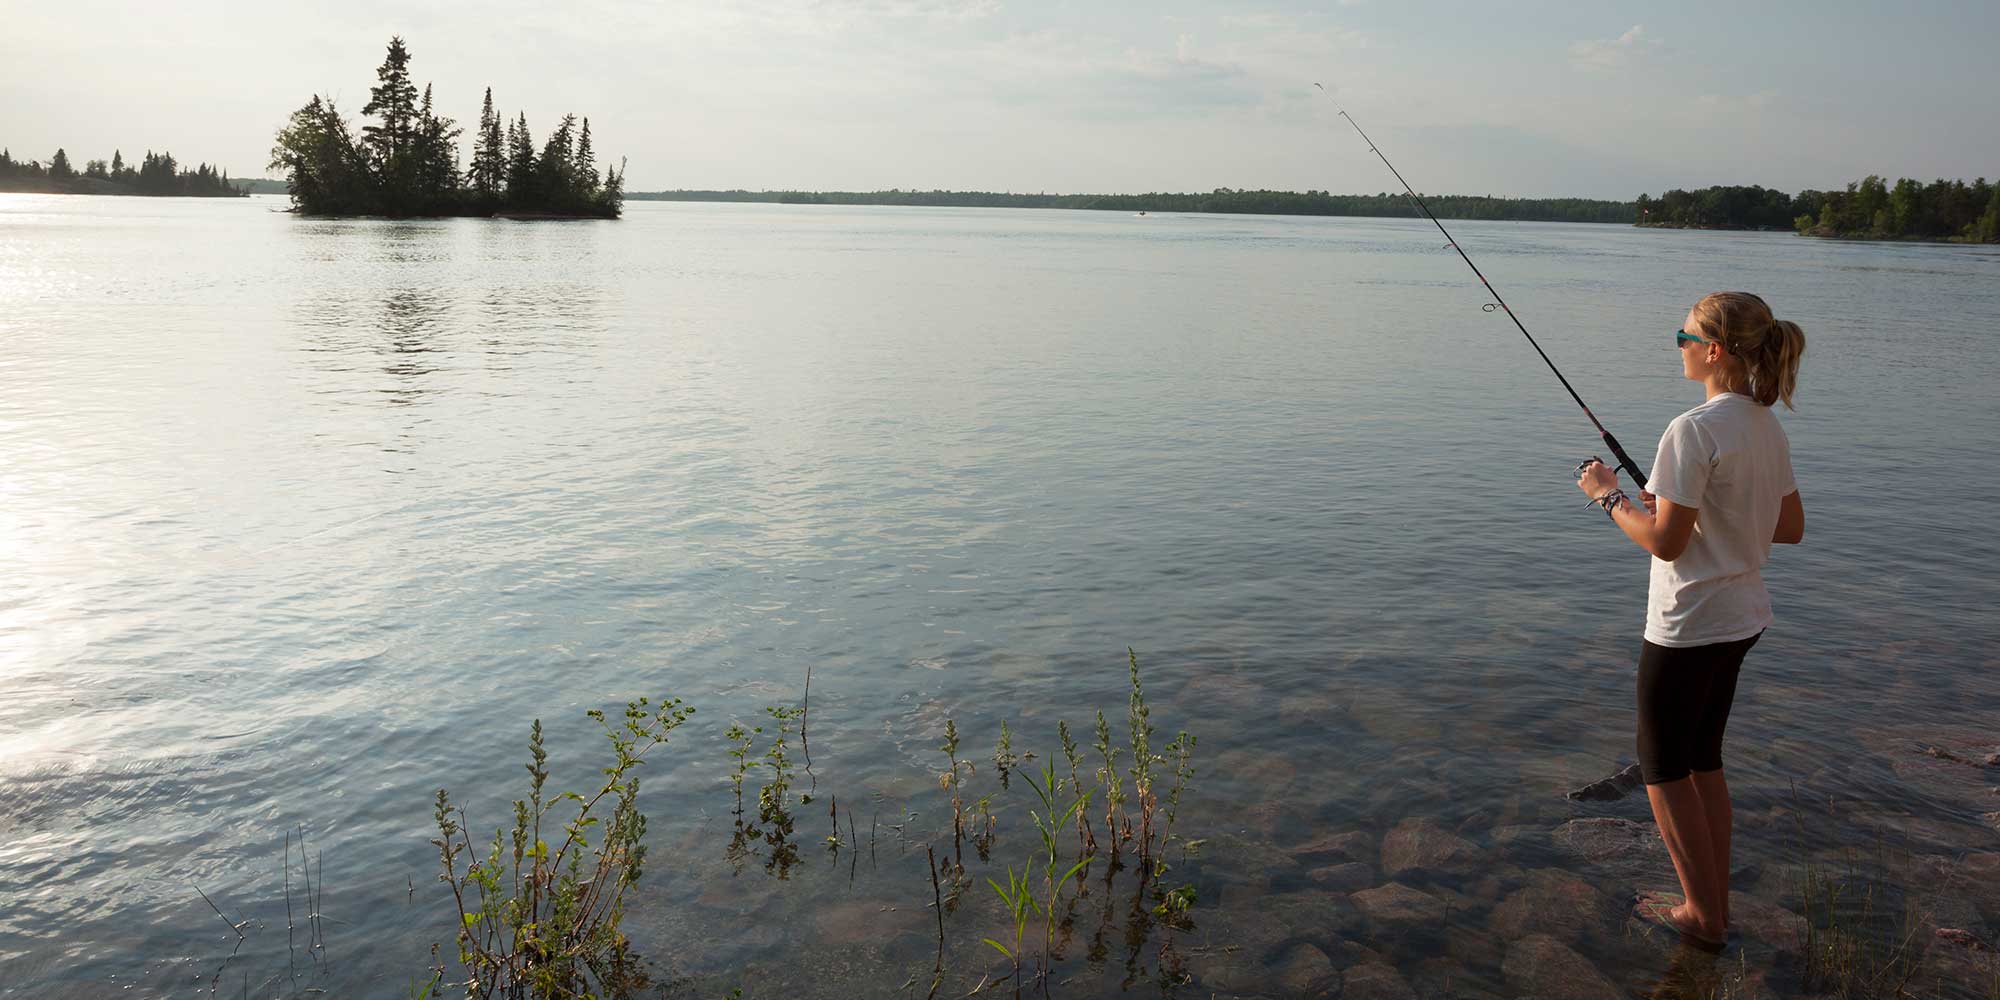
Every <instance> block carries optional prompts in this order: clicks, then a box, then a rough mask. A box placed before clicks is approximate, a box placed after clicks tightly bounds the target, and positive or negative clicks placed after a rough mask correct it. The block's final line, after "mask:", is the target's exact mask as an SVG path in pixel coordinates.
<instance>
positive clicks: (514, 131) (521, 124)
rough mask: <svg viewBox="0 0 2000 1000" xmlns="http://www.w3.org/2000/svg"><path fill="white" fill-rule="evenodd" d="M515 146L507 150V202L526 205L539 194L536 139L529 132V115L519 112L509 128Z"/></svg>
mask: <svg viewBox="0 0 2000 1000" xmlns="http://www.w3.org/2000/svg"><path fill="white" fill-rule="evenodd" d="M508 132H509V135H510V137H511V142H512V144H513V148H512V149H510V150H508V152H507V203H508V204H510V205H516V206H526V205H530V204H532V203H533V202H534V200H535V197H536V195H537V190H536V185H535V181H536V177H535V140H534V138H533V137H532V136H531V135H529V133H528V116H527V114H526V113H525V112H520V113H517V117H516V119H515V121H514V125H513V126H512V127H511V128H510V129H509V130H508Z"/></svg>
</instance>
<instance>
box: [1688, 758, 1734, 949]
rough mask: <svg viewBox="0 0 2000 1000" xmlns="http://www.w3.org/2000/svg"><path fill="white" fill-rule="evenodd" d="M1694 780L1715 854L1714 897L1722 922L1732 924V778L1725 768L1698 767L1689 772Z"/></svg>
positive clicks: (1709, 840) (1713, 854)
mask: <svg viewBox="0 0 2000 1000" xmlns="http://www.w3.org/2000/svg"><path fill="white" fill-rule="evenodd" d="M1688 778H1689V780H1690V781H1691V782H1693V784H1694V790H1695V794H1696V795H1698V796H1700V797H1701V811H1702V814H1703V815H1704V816H1705V817H1706V818H1707V820H1708V842H1709V845H1710V846H1709V854H1710V856H1711V857H1713V858H1715V873H1716V875H1717V877H1718V878H1719V880H1720V881H1719V884H1717V885H1716V887H1715V888H1714V890H1713V893H1714V895H1713V896H1712V897H1711V898H1713V899H1715V900H1716V901H1717V902H1718V903H1719V904H1720V905H1721V907H1722V925H1723V926H1724V927H1727V926H1729V831H1730V827H1732V826H1733V825H1734V824H1735V814H1734V812H1733V810H1731V808H1730V806H1729V782H1728V781H1726V780H1724V779H1723V777H1722V769H1721V768H1719V767H1718V768H1716V769H1715V770H1713V771H1696V772H1694V773H1693V774H1691V775H1689V776H1688Z"/></svg>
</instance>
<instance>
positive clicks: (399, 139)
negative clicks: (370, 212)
mask: <svg viewBox="0 0 2000 1000" xmlns="http://www.w3.org/2000/svg"><path fill="white" fill-rule="evenodd" d="M375 79H376V81H377V82H376V84H375V86H374V87H372V88H369V91H368V103H367V104H365V105H363V106H362V108H361V113H362V114H364V115H374V116H376V117H377V118H380V119H381V120H382V123H381V124H380V125H366V126H363V127H362V129H361V133H362V135H364V136H366V139H365V140H364V141H365V142H366V143H367V144H368V148H369V150H370V151H371V152H373V153H374V156H375V165H376V169H377V170H379V171H380V172H381V173H382V175H383V178H384V180H385V181H387V182H389V184H390V185H391V187H392V188H393V187H395V186H396V185H397V182H398V181H401V180H404V179H405V178H404V171H405V169H406V162H405V161H406V158H405V156H404V154H405V153H406V152H407V151H408V150H409V148H410V145H411V143H410V139H411V136H412V133H413V131H414V125H415V122H416V117H417V87H416V84H414V83H411V82H410V50H409V49H407V48H405V47H404V46H403V38H402V36H401V35H397V36H395V37H393V38H391V39H389V54H388V55H387V56H385V57H384V58H383V59H382V65H381V66H378V67H376V69H375Z"/></svg>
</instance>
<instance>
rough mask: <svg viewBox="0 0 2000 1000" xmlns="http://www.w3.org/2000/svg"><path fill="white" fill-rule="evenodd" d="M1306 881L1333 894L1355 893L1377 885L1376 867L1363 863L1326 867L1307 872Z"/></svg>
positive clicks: (1351, 862)
mask: <svg viewBox="0 0 2000 1000" xmlns="http://www.w3.org/2000/svg"><path fill="white" fill-rule="evenodd" d="M1306 880H1307V881H1309V882H1311V883H1312V884H1313V885H1314V886H1316V887H1318V888H1321V889H1326V890H1328V891H1331V892H1355V891H1357V890H1360V889H1366V888H1368V887H1369V886H1371V885H1375V884H1376V882H1377V879H1376V878H1375V866H1374V865H1371V864H1368V863H1366V862H1362V861H1349V862H1346V863H1344V864H1338V865H1325V866H1323V867H1320V868H1314V869H1313V870H1311V871H1309V872H1306Z"/></svg>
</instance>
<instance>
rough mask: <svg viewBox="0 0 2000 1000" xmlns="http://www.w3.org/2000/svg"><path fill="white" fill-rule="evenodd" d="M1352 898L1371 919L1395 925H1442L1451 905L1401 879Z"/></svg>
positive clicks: (1408, 926) (1379, 923)
mask: <svg viewBox="0 0 2000 1000" xmlns="http://www.w3.org/2000/svg"><path fill="white" fill-rule="evenodd" d="M1348 899H1349V900H1350V901H1352V902H1353V903H1354V905H1355V907H1356V908H1357V909H1359V910H1360V911H1361V913H1362V915H1363V916H1365V917H1367V918H1368V921H1369V922H1370V923H1372V924H1374V925H1376V926H1378V927H1384V928H1393V929H1406V928H1411V927H1423V926H1432V925H1435V926H1442V925H1443V924H1444V917H1445V911H1446V909H1447V907H1446V904H1445V901H1444V900H1442V899H1439V898H1437V897H1436V896H1433V895H1431V894H1430V893H1427V892H1424V891H1422V890H1420V889H1413V888H1411V887H1409V886H1407V885H1404V884H1402V883H1401V882H1390V883H1389V884H1387V885H1379V886H1376V887H1375V888H1373V889H1363V890H1361V891H1360V892H1357V893H1355V894H1354V895H1352V896H1349V897H1348Z"/></svg>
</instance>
